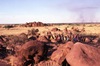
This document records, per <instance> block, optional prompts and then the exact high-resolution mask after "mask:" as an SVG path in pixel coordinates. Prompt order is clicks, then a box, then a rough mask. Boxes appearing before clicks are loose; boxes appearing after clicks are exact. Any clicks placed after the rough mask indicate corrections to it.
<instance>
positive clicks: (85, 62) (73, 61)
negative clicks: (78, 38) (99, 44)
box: [66, 42, 100, 66]
mask: <svg viewBox="0 0 100 66" xmlns="http://www.w3.org/2000/svg"><path fill="white" fill-rule="evenodd" d="M66 60H67V62H68V63H69V64H70V66H100V49H99V48H96V47H93V46H90V45H87V44H82V43H79V42H78V43H75V44H74V46H73V48H72V49H71V51H70V52H69V53H68V54H67V56H66Z"/></svg>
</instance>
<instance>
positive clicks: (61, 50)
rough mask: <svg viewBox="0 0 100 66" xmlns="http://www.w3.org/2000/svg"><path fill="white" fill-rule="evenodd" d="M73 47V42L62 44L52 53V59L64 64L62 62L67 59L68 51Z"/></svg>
mask: <svg viewBox="0 0 100 66" xmlns="http://www.w3.org/2000/svg"><path fill="white" fill-rule="evenodd" d="M72 47H73V42H67V43H65V44H62V45H60V46H59V47H58V48H57V50H56V51H54V52H53V54H52V55H51V59H52V60H53V61H55V62H57V63H58V64H62V62H63V61H64V60H65V57H66V55H67V53H68V52H69V51H70V50H71V48H72Z"/></svg>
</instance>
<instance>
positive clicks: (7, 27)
mask: <svg viewBox="0 0 100 66" xmlns="http://www.w3.org/2000/svg"><path fill="white" fill-rule="evenodd" d="M13 27H14V26H13V25H5V26H4V27H3V28H5V29H8V30H9V29H10V28H13Z"/></svg>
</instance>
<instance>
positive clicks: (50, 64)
mask: <svg viewBox="0 0 100 66" xmlns="http://www.w3.org/2000/svg"><path fill="white" fill-rule="evenodd" d="M37 66H61V65H59V64H58V63H56V62H55V61H52V60H48V61H42V62H40V63H39V64H38V65H37Z"/></svg>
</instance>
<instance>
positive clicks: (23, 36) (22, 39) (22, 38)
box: [18, 33, 28, 43]
mask: <svg viewBox="0 0 100 66" xmlns="http://www.w3.org/2000/svg"><path fill="white" fill-rule="evenodd" d="M18 37H19V42H21V43H25V42H27V40H28V35H27V34H25V33H21V34H20V35H19V36H18Z"/></svg>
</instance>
